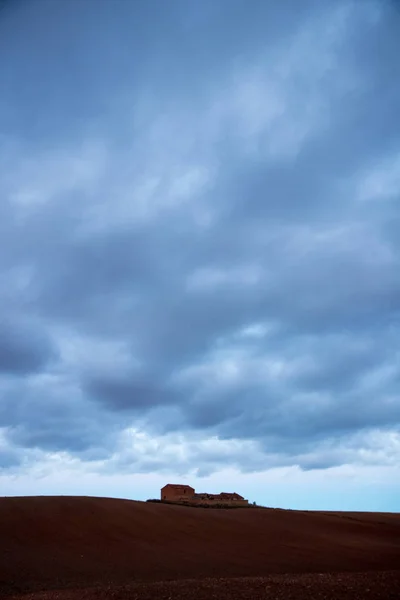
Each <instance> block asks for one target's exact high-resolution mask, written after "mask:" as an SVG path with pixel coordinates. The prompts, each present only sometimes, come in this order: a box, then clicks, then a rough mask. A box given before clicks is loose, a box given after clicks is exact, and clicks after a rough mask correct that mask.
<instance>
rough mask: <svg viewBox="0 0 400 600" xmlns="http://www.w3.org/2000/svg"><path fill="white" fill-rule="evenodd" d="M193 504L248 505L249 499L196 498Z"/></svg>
mask: <svg viewBox="0 0 400 600" xmlns="http://www.w3.org/2000/svg"><path fill="white" fill-rule="evenodd" d="M192 503H193V504H207V505H210V506H217V505H221V504H225V505H227V506H247V505H248V503H249V501H248V500H244V499H243V500H233V499H227V498H225V499H222V500H221V499H218V498H215V499H214V498H213V499H211V498H204V499H202V498H194V499H193V500H192Z"/></svg>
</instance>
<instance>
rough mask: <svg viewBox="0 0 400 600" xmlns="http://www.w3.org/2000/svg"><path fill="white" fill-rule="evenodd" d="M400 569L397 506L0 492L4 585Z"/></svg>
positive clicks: (0, 577) (22, 588)
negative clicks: (230, 504) (317, 506)
mask: <svg viewBox="0 0 400 600" xmlns="http://www.w3.org/2000/svg"><path fill="white" fill-rule="evenodd" d="M399 568H400V514H385V513H381V514H378V513H333V512H330V513H329V512H302V511H287V510H277V509H262V508H249V509H241V510H210V509H199V508H193V509H192V508H188V507H181V506H173V505H163V504H153V503H145V502H135V501H131V500H116V499H109V498H88V497H29V498H28V497H24V498H0V590H3V595H4V594H10V593H11V591H14V592H18V591H19V592H28V591H32V590H44V589H55V588H59V589H64V588H74V587H75V588H82V587H91V586H97V585H100V586H104V585H124V584H127V583H130V582H135V581H148V582H150V581H151V582H154V581H162V580H185V579H196V580H198V579H203V580H204V579H205V578H210V577H211V578H231V577H244V576H247V577H265V576H268V575H270V574H280V573H286V574H287V573H292V574H300V573H332V572H344V571H347V572H369V571H383V570H387V571H389V570H395V569H399Z"/></svg>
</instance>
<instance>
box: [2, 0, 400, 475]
mask: <svg viewBox="0 0 400 600" xmlns="http://www.w3.org/2000/svg"><path fill="white" fill-rule="evenodd" d="M301 5H302V6H301V8H300V7H299V5H298V3H294V2H290V1H287V2H283V3H281V4H279V5H278V3H277V4H276V7H273V8H272V7H271V6H270V5H269V4H268V3H265V2H258V1H255V2H253V3H252V6H251V8H250V7H249V6H248V4H247V3H245V2H242V1H241V0H237V1H235V2H232V1H231V0H229V1H228V0H227V1H223V0H221V1H220V2H204V3H197V2H181V1H180V0H174V1H173V2H169V3H163V2H156V1H153V2H140V1H139V2H134V3H130V2H121V3H117V4H114V3H109V2H106V1H96V2H94V1H92V0H85V2H78V1H76V2H69V3H61V2H60V3H59V2H57V3H54V2H48V1H45V0H37V1H35V2H31V3H22V2H21V3H18V2H17V3H15V4H14V3H3V7H2V11H0V40H1V41H0V57H1V58H0V70H1V72H2V73H3V75H2V82H1V83H0V98H1V100H0V311H1V312H0V314H1V320H0V433H1V437H0V469H3V470H7V471H8V470H11V472H15V471H16V470H18V469H29V468H31V466H32V465H33V464H36V463H37V462H38V461H39V462H40V461H41V460H45V457H46V456H50V455H54V454H57V453H61V454H62V455H63V456H64V455H66V456H69V457H72V458H76V459H79V460H80V461H82V462H87V463H90V464H92V465H93V468H95V469H96V470H98V471H99V472H109V471H110V470H117V471H121V472H124V471H126V470H128V471H131V472H148V471H160V472H163V471H164V470H166V469H170V467H171V464H174V465H175V469H176V472H177V473H181V474H182V475H183V474H185V473H188V472H190V471H192V470H193V469H197V473H198V474H199V475H207V474H210V473H212V472H214V471H218V470H219V469H222V468H225V467H227V466H228V467H229V466H233V467H234V468H237V469H239V470H241V471H243V472H252V471H262V470H265V469H268V468H270V467H282V466H293V465H298V466H300V467H301V468H302V469H304V470H308V469H324V468H329V467H333V466H338V465H344V464H355V465H395V464H396V462H397V464H398V461H399V459H400V434H399V424H400V393H399V389H400V348H399V339H400V337H399V336H400V327H399V315H400V276H399V273H400V234H399V232H400V122H399V118H398V106H399V104H400V83H399V82H400V65H399V61H398V58H397V57H398V56H399V55H400V37H399V36H398V31H399V27H400V13H399V12H398V10H397V9H396V6H395V4H394V3H389V2H387V3H386V2H373V1H371V2H363V3H359V2H350V1H346V2H334V3H326V4H323V5H322V4H321V3H315V2H303V3H301ZM61 454H60V455H61Z"/></svg>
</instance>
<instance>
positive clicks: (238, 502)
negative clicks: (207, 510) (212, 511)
mask: <svg viewBox="0 0 400 600" xmlns="http://www.w3.org/2000/svg"><path fill="white" fill-rule="evenodd" d="M161 500H164V501H167V502H179V503H181V502H183V503H185V504H208V505H213V504H214V505H216V504H226V505H234V506H245V505H247V504H248V500H245V498H243V496H240V494H237V493H236V492H232V493H228V492H221V493H219V494H208V493H196V492H195V489H194V488H192V486H190V485H186V484H178V483H167V485H164V487H163V488H161Z"/></svg>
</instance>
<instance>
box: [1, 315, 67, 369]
mask: <svg viewBox="0 0 400 600" xmlns="http://www.w3.org/2000/svg"><path fill="white" fill-rule="evenodd" d="M51 359H55V350H54V348H53V345H52V343H51V341H50V340H49V339H48V338H47V336H46V335H44V334H43V330H42V329H41V328H39V327H36V328H35V327H32V326H30V324H28V325H26V324H23V323H19V322H16V323H15V322H7V321H3V322H0V373H5V374H7V373H9V374H15V375H21V376H22V375H24V374H26V373H30V372H35V371H36V372H38V371H41V370H42V369H43V368H45V367H46V365H47V363H48V362H49V361H50V360H51Z"/></svg>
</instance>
